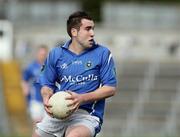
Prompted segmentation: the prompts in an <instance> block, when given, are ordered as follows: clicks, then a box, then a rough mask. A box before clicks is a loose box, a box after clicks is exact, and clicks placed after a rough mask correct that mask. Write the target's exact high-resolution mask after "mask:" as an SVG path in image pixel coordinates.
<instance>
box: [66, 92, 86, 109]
mask: <svg viewBox="0 0 180 137" xmlns="http://www.w3.org/2000/svg"><path fill="white" fill-rule="evenodd" d="M67 92H68V93H69V94H70V95H71V96H70V97H67V98H66V99H67V100H72V103H70V104H68V107H70V108H71V109H70V112H74V111H76V110H77V109H78V108H79V106H80V104H81V103H82V102H83V99H82V96H81V94H78V93H75V92H72V91H69V90H68V91H67Z"/></svg>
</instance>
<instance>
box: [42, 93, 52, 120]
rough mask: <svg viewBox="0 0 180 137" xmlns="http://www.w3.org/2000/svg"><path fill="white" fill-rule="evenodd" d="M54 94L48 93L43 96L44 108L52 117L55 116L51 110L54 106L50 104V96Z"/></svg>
mask: <svg viewBox="0 0 180 137" xmlns="http://www.w3.org/2000/svg"><path fill="white" fill-rule="evenodd" d="M52 95H53V94H48V95H47V96H45V97H44V98H43V104H44V109H45V111H46V112H47V114H48V115H49V116H51V117H53V113H52V111H51V110H50V108H51V107H52V106H51V105H49V98H50V97H51V96H52Z"/></svg>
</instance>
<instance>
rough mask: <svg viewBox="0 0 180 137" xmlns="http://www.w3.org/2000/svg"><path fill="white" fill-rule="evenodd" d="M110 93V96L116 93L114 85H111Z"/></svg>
mask: <svg viewBox="0 0 180 137" xmlns="http://www.w3.org/2000/svg"><path fill="white" fill-rule="evenodd" d="M110 94H111V95H110V96H114V95H115V94H116V87H111V93H110Z"/></svg>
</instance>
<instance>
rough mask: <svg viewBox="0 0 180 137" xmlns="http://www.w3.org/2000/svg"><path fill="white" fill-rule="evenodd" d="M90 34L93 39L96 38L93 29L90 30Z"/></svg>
mask: <svg viewBox="0 0 180 137" xmlns="http://www.w3.org/2000/svg"><path fill="white" fill-rule="evenodd" d="M90 34H91V37H94V30H93V29H91V30H90Z"/></svg>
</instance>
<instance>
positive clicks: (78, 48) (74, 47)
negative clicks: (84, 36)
mask: <svg viewBox="0 0 180 137" xmlns="http://www.w3.org/2000/svg"><path fill="white" fill-rule="evenodd" d="M69 50H70V51H71V52H73V53H75V54H80V53H82V52H83V51H84V50H85V49H84V48H83V47H82V46H81V45H80V44H79V43H77V42H76V41H72V43H71V44H70V45H69Z"/></svg>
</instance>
